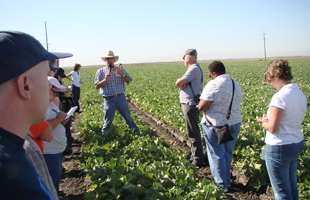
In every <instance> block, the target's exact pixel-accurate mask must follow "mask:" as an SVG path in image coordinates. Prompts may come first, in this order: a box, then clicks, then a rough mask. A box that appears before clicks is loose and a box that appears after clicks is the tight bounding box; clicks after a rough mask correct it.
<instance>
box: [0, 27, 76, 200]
mask: <svg viewBox="0 0 310 200" xmlns="http://www.w3.org/2000/svg"><path fill="white" fill-rule="evenodd" d="M71 56H72V54H70V53H51V52H48V51H46V50H45V48H44V47H43V46H42V45H41V44H40V42H39V41H37V40H36V39H35V38H34V37H32V36H31V35H28V34H26V33H22V32H13V31H0V102H1V103H0V113H1V116H0V195H1V198H3V199H40V200H42V199H53V197H52V195H51V193H50V191H49V190H48V189H47V187H46V185H45V183H44V181H43V180H42V179H41V177H40V176H39V175H38V174H37V172H36V171H35V169H34V168H33V166H32V165H31V164H30V162H29V161H28V160H27V159H26V157H25V150H24V149H23V143H24V139H25V137H26V134H27V131H28V130H29V127H30V126H31V125H33V124H37V123H39V122H41V121H43V120H44V119H45V113H46V110H47V108H48V104H49V90H50V89H51V85H50V84H49V82H48V80H47V75H48V73H49V71H50V70H49V64H48V60H52V59H59V58H66V57H71Z"/></svg>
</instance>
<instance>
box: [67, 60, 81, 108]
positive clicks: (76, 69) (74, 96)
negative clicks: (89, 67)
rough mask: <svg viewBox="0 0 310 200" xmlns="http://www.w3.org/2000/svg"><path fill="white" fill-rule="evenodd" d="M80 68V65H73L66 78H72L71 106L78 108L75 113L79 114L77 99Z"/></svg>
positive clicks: (78, 97)
mask: <svg viewBox="0 0 310 200" xmlns="http://www.w3.org/2000/svg"><path fill="white" fill-rule="evenodd" d="M81 68H82V66H81V65H80V64H77V63H75V64H74V66H73V71H72V72H70V73H69V74H68V75H67V77H68V78H69V77H71V76H72V78H73V84H72V100H73V106H78V109H76V112H80V104H79V99H80V92H81V90H80V83H81V81H80V77H81V74H80V69H81Z"/></svg>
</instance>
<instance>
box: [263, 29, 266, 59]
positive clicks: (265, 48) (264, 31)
mask: <svg viewBox="0 0 310 200" xmlns="http://www.w3.org/2000/svg"><path fill="white" fill-rule="evenodd" d="M265 35H266V34H265V31H264V32H263V38H264V54H265V60H266V44H265Z"/></svg>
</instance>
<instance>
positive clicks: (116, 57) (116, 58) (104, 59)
mask: <svg viewBox="0 0 310 200" xmlns="http://www.w3.org/2000/svg"><path fill="white" fill-rule="evenodd" d="M106 58H115V61H114V62H117V61H118V59H119V57H118V56H105V57H101V59H102V60H103V61H106Z"/></svg>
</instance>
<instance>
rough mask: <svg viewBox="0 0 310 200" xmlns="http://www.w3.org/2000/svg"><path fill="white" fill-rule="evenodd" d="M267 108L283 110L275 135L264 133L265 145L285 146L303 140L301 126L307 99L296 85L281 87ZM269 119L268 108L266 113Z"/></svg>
mask: <svg viewBox="0 0 310 200" xmlns="http://www.w3.org/2000/svg"><path fill="white" fill-rule="evenodd" d="M269 106H273V107H277V108H280V109H282V110H284V113H283V116H282V119H281V122H280V127H279V130H278V131H277V132H276V133H270V132H268V131H266V139H265V142H266V144H269V145H286V144H292V143H299V142H301V141H302V140H303V139H304V138H303V135H302V125H301V123H302V122H303V121H304V118H305V112H306V109H307V97H306V96H305V94H304V93H303V92H302V91H301V90H300V89H299V87H298V85H297V84H296V83H290V84H287V85H285V86H283V87H282V88H281V89H280V90H279V91H278V92H277V93H276V94H274V95H273V97H272V99H271V102H270V104H269ZM267 117H268V119H270V108H269V109H268V112H267Z"/></svg>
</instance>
